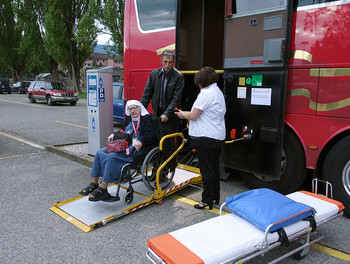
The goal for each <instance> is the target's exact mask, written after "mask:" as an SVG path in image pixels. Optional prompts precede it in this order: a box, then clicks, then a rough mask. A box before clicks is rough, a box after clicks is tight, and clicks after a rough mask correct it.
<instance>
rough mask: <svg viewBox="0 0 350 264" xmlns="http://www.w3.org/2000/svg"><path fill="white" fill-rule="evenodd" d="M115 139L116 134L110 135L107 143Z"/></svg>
mask: <svg viewBox="0 0 350 264" xmlns="http://www.w3.org/2000/svg"><path fill="white" fill-rule="evenodd" d="M113 138H114V134H113V133H112V134H110V135H109V136H108V138H107V142H111V141H113Z"/></svg>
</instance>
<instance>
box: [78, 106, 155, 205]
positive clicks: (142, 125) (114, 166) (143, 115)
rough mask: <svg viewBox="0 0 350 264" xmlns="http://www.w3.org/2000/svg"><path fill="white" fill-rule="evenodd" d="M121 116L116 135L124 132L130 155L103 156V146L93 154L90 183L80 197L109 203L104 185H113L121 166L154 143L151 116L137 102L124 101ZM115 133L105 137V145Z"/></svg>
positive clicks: (119, 153) (109, 196)
mask: <svg viewBox="0 0 350 264" xmlns="http://www.w3.org/2000/svg"><path fill="white" fill-rule="evenodd" d="M125 115H126V119H125V122H124V124H123V126H122V128H121V129H120V130H119V132H125V133H127V134H129V135H131V137H132V144H131V146H129V151H130V155H128V154H127V153H126V152H111V153H107V149H106V147H104V148H102V149H100V150H98V151H97V152H96V155H95V160H94V163H93V165H92V171H91V183H90V184H89V185H88V186H87V187H85V188H84V189H82V190H81V191H80V192H79V194H81V195H84V196H86V195H89V201H108V200H110V198H111V195H110V194H109V193H108V191H107V186H108V184H109V183H114V182H117V181H118V180H119V176H120V172H121V169H122V167H123V166H124V165H125V164H127V163H130V162H132V161H133V159H134V158H135V157H136V156H138V155H140V154H141V152H142V150H143V147H144V146H146V145H149V144H152V143H154V142H155V140H156V137H155V133H154V130H153V125H152V120H151V117H150V115H149V113H148V111H147V110H146V108H145V107H144V106H143V105H142V104H141V103H140V102H139V101H137V100H130V101H127V103H126V106H125ZM115 134H116V133H112V134H111V135H110V136H109V137H108V139H107V140H108V142H110V141H112V140H113V139H114V137H115ZM100 177H102V182H101V184H100V185H98V180H99V178H100Z"/></svg>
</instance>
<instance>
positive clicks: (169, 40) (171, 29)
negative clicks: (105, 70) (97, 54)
mask: <svg viewBox="0 0 350 264" xmlns="http://www.w3.org/2000/svg"><path fill="white" fill-rule="evenodd" d="M175 25H176V0H155V1H147V0H126V1H125V15H124V84H125V98H126V99H128V100H129V99H137V100H140V99H141V96H142V93H143V89H144V87H145V85H146V82H147V80H148V77H149V75H150V73H151V71H152V70H154V69H156V68H159V67H161V61H160V60H161V54H162V51H163V50H164V49H172V50H174V49H175Z"/></svg>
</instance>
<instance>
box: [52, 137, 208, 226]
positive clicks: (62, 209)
mask: <svg viewBox="0 0 350 264" xmlns="http://www.w3.org/2000/svg"><path fill="white" fill-rule="evenodd" d="M171 137H181V138H182V143H181V145H180V146H179V147H178V149H177V150H176V151H175V152H174V153H173V154H172V155H171V156H170V157H169V158H168V159H167V160H165V161H164V162H161V163H159V162H158V163H157V164H159V166H158V165H157V166H156V167H155V166H153V165H154V164H156V162H155V160H152V157H156V155H154V154H157V153H158V152H159V151H162V146H163V142H164V140H166V139H168V138H171ZM185 143H186V139H184V135H183V134H182V133H174V134H169V135H166V136H164V137H163V138H162V139H161V141H160V143H159V150H158V148H156V149H154V151H153V150H152V151H151V152H150V153H149V154H148V155H147V157H150V160H149V162H146V163H147V164H146V165H147V166H143V169H142V173H138V174H137V175H133V177H132V183H130V181H129V183H128V182H121V181H120V183H118V184H116V183H115V184H111V185H109V186H108V192H109V194H110V195H112V197H113V202H103V201H98V202H91V201H89V200H88V196H82V195H78V196H76V197H73V198H70V199H68V200H65V201H62V202H58V203H55V204H54V205H53V206H52V207H51V208H50V210H51V211H53V212H54V213H56V214H58V215H59V216H61V217H62V218H64V219H65V220H67V221H68V222H70V223H71V224H73V225H75V226H77V227H78V228H80V229H81V230H83V231H85V232H90V231H92V230H94V229H95V228H97V227H100V226H104V225H106V224H108V223H110V222H112V221H114V220H116V219H119V218H120V217H122V216H125V215H127V214H130V213H132V212H134V211H136V210H138V209H141V208H143V207H145V206H148V205H150V204H152V203H158V204H162V203H163V198H164V197H166V196H169V195H171V194H173V193H174V192H176V191H178V190H180V189H183V188H185V187H187V186H189V185H190V184H196V183H199V182H201V181H202V176H201V174H200V171H199V169H198V168H195V167H192V166H187V165H185V164H178V166H177V168H176V169H175V172H174V173H172V172H167V173H166V174H172V176H171V177H170V178H169V179H170V182H169V183H167V182H166V185H162V182H161V180H160V177H165V176H166V175H164V173H163V172H164V170H163V168H164V167H165V166H166V165H167V163H169V161H170V160H171V159H172V158H174V157H175V155H176V154H177V153H178V152H179V151H180V150H181V149H182V148H183V146H184V144H185ZM147 157H146V159H145V160H147V159H148V158H147ZM144 164H145V163H144ZM127 170H128V171H129V169H127ZM122 171H123V169H122ZM130 173H131V174H133V172H130ZM154 174H156V175H154ZM119 196H121V197H124V199H122V200H120V198H119Z"/></svg>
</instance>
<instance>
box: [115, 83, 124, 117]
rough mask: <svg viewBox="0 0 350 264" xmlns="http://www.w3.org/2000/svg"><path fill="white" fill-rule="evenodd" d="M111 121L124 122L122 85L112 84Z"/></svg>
mask: <svg viewBox="0 0 350 264" xmlns="http://www.w3.org/2000/svg"><path fill="white" fill-rule="evenodd" d="M113 120H114V121H115V122H121V123H122V122H124V83H113Z"/></svg>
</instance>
